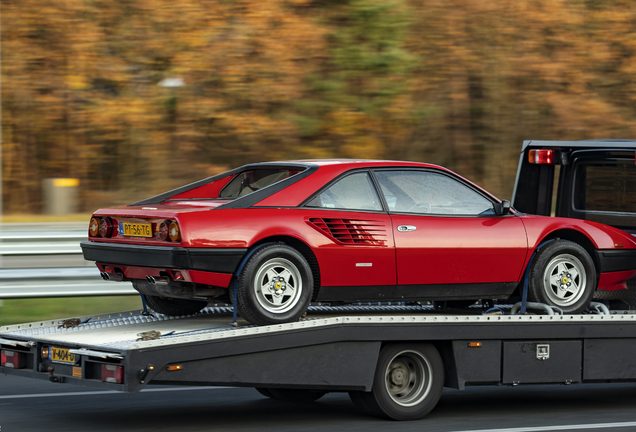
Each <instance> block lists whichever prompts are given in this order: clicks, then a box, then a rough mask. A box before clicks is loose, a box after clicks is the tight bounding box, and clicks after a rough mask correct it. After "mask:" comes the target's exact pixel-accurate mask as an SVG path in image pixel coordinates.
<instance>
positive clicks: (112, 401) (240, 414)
mask: <svg viewBox="0 0 636 432" xmlns="http://www.w3.org/2000/svg"><path fill="white" fill-rule="evenodd" d="M634 407H636V384H588V385H571V386H567V387H566V386H554V385H550V386H527V387H514V388H511V387H473V388H469V389H467V390H465V391H457V390H445V391H444V394H443V396H442V399H441V400H440V402H439V404H438V406H437V408H436V409H435V410H434V411H433V412H432V413H431V414H429V416H427V417H426V418H424V419H423V420H420V421H415V422H394V421H388V420H382V419H376V418H373V417H367V416H365V415H363V414H360V413H359V412H358V411H357V410H356V408H355V407H354V405H353V404H352V403H351V401H350V400H349V397H348V396H347V395H346V394H343V393H332V394H328V395H326V396H325V397H323V398H322V399H320V400H319V401H317V402H313V403H308V404H300V403H298V404H297V403H285V402H279V401H274V400H270V399H267V398H265V397H263V396H261V395H260V394H259V393H257V392H256V391H255V390H253V389H250V388H228V387H223V388H210V387H199V388H196V387H195V388H185V387H177V388H165V387H160V388H149V389H148V390H146V391H144V392H142V393H137V394H122V393H114V392H105V391H99V390H94V389H90V388H83V387H75V386H70V385H65V384H53V383H49V382H47V381H37V380H30V379H25V378H17V377H13V376H8V375H0V431H1V432H15V431H39V432H41V431H45V432H56V431H64V432H69V431H91V432H93V431H94V432H99V431H115V430H116V431H186V432H188V431H211V430H219V431H228V430H232V431H254V430H258V431H281V430H294V431H323V430H347V431H364V432H371V431H386V430H400V431H426V432H436V431H445V432H451V431H453V432H454V431H458V432H459V431H462V432H467V431H471V432H474V431H480V432H482V431H485V430H486V431H489V432H495V431H496V432H503V431H506V432H530V431H560V430H568V431H635V430H636V410H634Z"/></svg>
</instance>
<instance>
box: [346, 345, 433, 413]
mask: <svg viewBox="0 0 636 432" xmlns="http://www.w3.org/2000/svg"><path fill="white" fill-rule="evenodd" d="M443 387H444V364H443V363H442V358H441V356H440V355H439V352H438V351H437V349H436V348H435V347H434V346H433V345H431V344H395V345H387V346H385V347H384V348H382V350H381V351H380V355H379V358H378V364H377V366H376V370H375V376H374V378H373V387H372V389H371V392H350V393H349V395H350V397H351V400H352V401H353V403H354V404H356V405H357V406H358V407H359V408H361V409H362V410H363V411H366V412H369V413H371V414H373V415H376V416H379V417H388V418H391V419H394V420H417V419H420V418H422V417H424V416H425V415H426V414H428V413H429V412H430V411H431V410H432V409H433V408H434V407H435V405H437V402H438V401H439V398H440V396H441V395H442V389H443Z"/></svg>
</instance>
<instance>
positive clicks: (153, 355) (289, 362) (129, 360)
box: [0, 305, 636, 419]
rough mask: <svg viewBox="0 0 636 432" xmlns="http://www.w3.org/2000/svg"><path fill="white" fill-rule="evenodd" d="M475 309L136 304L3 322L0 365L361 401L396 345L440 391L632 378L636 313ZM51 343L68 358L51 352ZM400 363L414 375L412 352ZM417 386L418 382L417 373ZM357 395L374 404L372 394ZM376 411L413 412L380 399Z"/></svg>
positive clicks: (15, 370)
mask: <svg viewBox="0 0 636 432" xmlns="http://www.w3.org/2000/svg"><path fill="white" fill-rule="evenodd" d="M481 312H482V310H481V309H466V310H465V311H463V312H462V314H458V313H457V311H450V312H441V311H439V310H435V309H432V308H430V307H429V308H427V307H421V306H418V305H414V306H413V305H394V306H387V305H383V306H347V307H329V306H317V307H312V308H311V309H310V312H309V314H308V315H307V317H305V318H303V319H302V320H301V321H298V322H294V323H288V324H280V325H271V326H254V325H247V323H245V322H241V321H239V322H238V327H235V326H233V325H231V321H232V309H231V308H229V307H208V308H206V309H205V310H204V311H202V312H201V313H198V314H195V315H191V316H183V317H169V316H166V315H161V314H157V313H153V314H151V315H149V314H144V312H143V311H142V310H135V311H126V312H118V313H111V314H101V315H93V316H90V317H80V318H79V321H81V323H80V324H78V325H73V324H77V323H78V320H77V319H76V320H74V321H72V320H71V321H67V320H50V321H44V322H36V323H27V324H19V325H9V326H3V327H2V328H1V329H0V348H1V349H2V351H3V366H1V367H0V372H3V373H8V374H13V375H19V376H24V377H31V378H39V379H47V380H52V381H56V382H66V383H71V384H77V385H86V386H91V387H102V388H108V389H113V390H119V391H123V392H137V391H140V390H141V389H142V388H143V387H145V386H146V385H153V384H160V385H166V384H168V385H169V384H173V385H220V386H228V385H229V386H251V387H256V388H259V389H261V391H264V392H265V393H266V394H267V395H270V396H271V395H272V394H274V395H278V396H279V397H276V398H284V397H285V395H290V393H285V392H290V391H292V392H293V391H295V392H297V393H292V394H296V395H298V394H299V393H298V392H301V393H300V394H302V392H305V394H307V392H309V393H311V392H313V394H318V395H322V394H324V393H325V392H330V391H349V392H350V393H351V394H352V399H353V400H354V402H356V400H357V399H359V398H360V397H361V396H362V397H366V396H364V395H369V394H372V393H373V392H374V391H375V392H377V391H378V389H377V386H378V384H377V381H378V370H380V371H381V372H380V375H381V376H384V375H383V374H385V371H382V367H381V362H382V359H383V353H384V352H386V351H387V350H390V349H392V347H398V348H399V349H398V350H401V351H400V352H406V353H407V354H409V355H416V354H413V353H423V354H424V357H423V358H424V359H425V361H423V362H422V363H421V364H420V366H421V365H426V364H429V365H430V368H428V369H426V368H425V369H424V370H422V371H420V372H419V375H421V376H420V378H422V379H423V380H424V381H423V382H425V383H428V384H427V385H429V386H430V387H431V388H432V389H433V390H434V389H435V388H434V384H435V383H439V388H440V391H441V385H442V383H443V385H444V386H447V387H452V388H457V389H463V388H464V387H465V386H466V385H502V384H503V385H520V384H538V383H562V384H575V383H584V382H610V381H636V343H634V342H636V314H634V313H632V312H628V311H621V312H616V313H612V314H609V315H608V314H586V315H532V314H526V315H510V314H508V315H482V313H481ZM144 338H145V339H149V340H141V339H144ZM430 349H434V352H435V353H438V357H439V360H440V362H442V367H441V370H439V369H438V368H437V367H436V366H435V362H436V359H437V358H438V357H435V355H433V358H430V356H431V355H430V353H428V354H427V350H430ZM54 350H57V351H59V352H62V354H63V355H66V356H67V357H59V358H57V359H56V358H55V357H52V354H51V353H52V351H54ZM13 356H15V357H13ZM7 359H9V360H10V361H9V363H10V364H9V365H7V364H6V363H7V361H8V360H7ZM408 359H409V357H408V356H407V358H406V361H407V363H408ZM411 360H413V358H411ZM401 362H402V363H404V362H405V359H402V360H401ZM389 363H390V362H389ZM396 368H397V369H399V365H397V366H396V365H393V367H392V368H389V369H388V370H389V371H395V370H396ZM403 369H404V371H406V373H407V374H409V373H410V374H411V375H413V376H417V375H418V363H417V361H415V362H414V363H413V364H412V365H411V366H410V367H409V366H408V365H407V367H405V368H403ZM400 370H401V369H400ZM404 371H402V372H404ZM440 374H441V375H440ZM389 375H390V373H389ZM398 375H399V376H398V377H397V378H395V377H394V378H395V379H394V381H395V382H397V383H398V384H397V385H400V384H401V382H402V381H401V379H404V378H400V377H402V375H400V374H398ZM385 378H386V377H384V378H383V379H382V380H381V381H384V382H386V379H385ZM410 379H411V380H413V377H411V378H410ZM395 382H394V383H393V384H391V385H393V386H395V385H396V384H395ZM412 385H414V386H417V385H419V384H418V382H417V380H415V381H414V382H413V383H412ZM389 387H390V385H389ZM433 390H431V391H429V392H428V393H427V395H431V394H432V391H433ZM272 392H273V393H272ZM280 395H283V396H280ZM273 397H275V396H273ZM398 400H399V398H398ZM436 402H437V400H436V399H435V400H434V403H436ZM358 403H359V404H360V405H361V406H363V408H365V409H367V408H368V409H367V410H370V411H375V410H376V408H375V407H373V406H371V407H369V403H368V401H365V402H359V401H358ZM434 403H433V404H432V406H434ZM398 405H399V404H398ZM432 406H431V407H430V408H431V409H432ZM380 411H381V413H383V414H386V415H389V416H390V417H393V418H403V419H408V418H411V417H409V415H408V413H407V414H404V413H402V414H400V413H397V414H396V413H395V412H393V411H391V410H390V409H388V411H389V412H388V413H387V412H386V411H387V410H386V409H384V408H383V407H380ZM419 416H421V415H419Z"/></svg>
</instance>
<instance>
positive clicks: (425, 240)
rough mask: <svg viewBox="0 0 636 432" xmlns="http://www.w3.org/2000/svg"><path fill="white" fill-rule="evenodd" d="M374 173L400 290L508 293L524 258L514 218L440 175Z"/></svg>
mask: <svg viewBox="0 0 636 432" xmlns="http://www.w3.org/2000/svg"><path fill="white" fill-rule="evenodd" d="M374 175H375V177H376V179H377V182H378V184H379V186H380V189H381V192H382V194H383V195H384V199H385V201H386V204H387V206H388V208H389V212H390V214H391V218H392V221H393V234H394V238H395V245H396V260H397V272H398V284H399V285H400V286H403V287H405V286H412V287H413V288H414V289H416V290H417V292H418V293H420V294H424V293H425V292H426V290H427V288H428V289H430V290H431V292H434V293H435V294H436V295H435V296H434V297H436V298H460V297H470V296H471V294H472V293H478V294H479V295H483V296H486V295H490V296H492V297H493V298H495V297H497V296H500V295H507V294H510V292H511V291H512V290H513V289H514V287H515V286H516V282H517V281H519V278H520V274H521V271H522V267H523V263H524V260H525V257H526V253H527V240H526V233H525V229H524V227H523V223H522V222H521V220H520V219H519V218H517V217H515V216H514V215H512V214H511V215H506V216H500V215H496V214H495V211H494V202H493V201H492V200H491V199H490V198H489V197H487V196H486V195H485V194H483V193H482V192H480V191H479V190H477V189H476V188H474V187H472V186H471V185H469V184H467V183H465V182H463V181H462V180H461V179H459V178H457V177H454V176H452V175H451V174H449V173H447V172H445V171H441V170H434V169H383V170H375V171H374ZM469 284H470V285H469ZM407 291H408V290H407Z"/></svg>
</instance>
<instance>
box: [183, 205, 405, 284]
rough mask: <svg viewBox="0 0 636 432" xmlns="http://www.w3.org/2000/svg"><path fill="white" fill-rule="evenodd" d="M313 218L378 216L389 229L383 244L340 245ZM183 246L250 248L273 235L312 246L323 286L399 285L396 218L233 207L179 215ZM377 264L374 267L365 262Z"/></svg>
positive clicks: (325, 211) (372, 216)
mask: <svg viewBox="0 0 636 432" xmlns="http://www.w3.org/2000/svg"><path fill="white" fill-rule="evenodd" d="M311 218H316V219H318V218H320V219H325V218H339V219H351V220H360V219H365V220H374V221H377V222H379V223H381V224H382V225H383V226H384V227H385V235H384V236H383V237H382V238H383V239H384V241H383V242H376V243H377V244H366V245H365V244H355V245H354V244H340V243H338V242H336V241H334V240H333V239H331V238H330V237H329V236H328V235H327V234H326V233H323V232H321V231H320V230H319V229H317V228H316V227H315V226H312V224H311V223H310V221H309V219H311ZM178 219H179V223H180V226H181V230H182V246H186V247H201V248H234V247H241V248H243V247H246V248H250V247H252V246H254V245H255V244H257V243H260V242H264V241H267V240H268V239H274V238H276V239H279V238H281V236H282V237H291V238H294V239H296V240H299V241H301V242H303V243H305V244H306V245H307V246H309V247H310V248H311V250H312V252H313V254H314V255H315V257H316V259H317V261H318V265H319V267H320V281H321V285H323V286H364V285H370V286H371V285H373V286H375V285H394V284H395V283H396V269H395V248H394V242H393V234H392V226H391V219H390V217H389V216H388V215H386V214H384V213H374V214H365V213H358V212H347V211H328V210H313V209H273V208H254V209H228V210H222V209H219V210H213V211H208V212H197V213H184V214H181V215H179V217H178ZM360 264H371V265H360Z"/></svg>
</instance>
